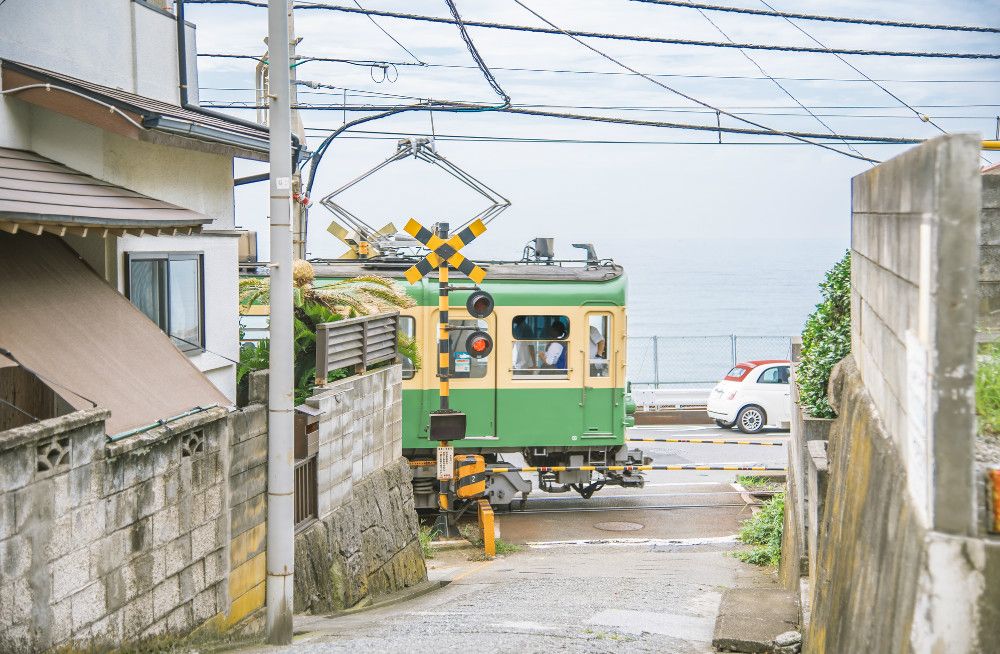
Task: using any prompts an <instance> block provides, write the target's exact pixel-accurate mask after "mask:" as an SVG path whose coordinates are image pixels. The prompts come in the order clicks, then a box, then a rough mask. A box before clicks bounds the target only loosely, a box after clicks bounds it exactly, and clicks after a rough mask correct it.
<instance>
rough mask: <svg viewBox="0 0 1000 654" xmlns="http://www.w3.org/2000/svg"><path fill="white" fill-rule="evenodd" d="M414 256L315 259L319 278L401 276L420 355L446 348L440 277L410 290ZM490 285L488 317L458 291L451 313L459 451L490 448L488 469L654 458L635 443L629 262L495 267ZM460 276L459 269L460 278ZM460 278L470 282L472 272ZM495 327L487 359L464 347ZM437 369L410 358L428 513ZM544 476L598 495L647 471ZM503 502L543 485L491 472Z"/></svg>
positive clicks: (406, 423)
mask: <svg viewBox="0 0 1000 654" xmlns="http://www.w3.org/2000/svg"><path fill="white" fill-rule="evenodd" d="M411 264H412V262H409V261H399V260H397V261H395V262H394V261H392V260H381V261H380V260H378V259H373V260H367V261H359V260H327V261H323V262H319V261H314V262H313V267H314V269H315V272H316V282H315V283H316V285H317V286H322V285H323V284H324V282H326V281H333V280H337V279H346V278H350V277H355V276H359V275H364V274H376V275H381V276H384V277H390V278H395V279H400V280H401V281H402V283H403V285H404V286H407V287H408V293H409V294H410V295H411V297H412V298H413V299H414V301H415V303H416V304H415V306H413V307H411V308H408V309H403V310H401V312H400V314H401V315H400V325H399V327H400V331H402V332H403V333H405V334H407V335H409V336H411V337H413V338H415V339H416V340H417V342H418V343H419V346H420V351H421V352H423V353H425V356H426V353H433V352H437V351H438V343H437V337H438V282H437V277H436V272H435V273H432V274H431V275H428V276H427V277H425V278H424V279H422V280H421V281H419V282H417V283H416V284H413V285H409V284H407V283H406V281H405V280H404V279H403V272H404V271H405V270H406V268H408V267H409V266H410V265H411ZM484 267H486V269H487V277H486V280H485V281H484V282H483V283H482V284H480V287H481V288H482V289H484V290H486V291H488V292H489V293H490V294H491V295H492V296H493V299H494V301H495V309H494V311H493V313H492V314H491V315H489V316H488V317H486V318H484V319H475V318H473V317H472V316H470V315H469V314H468V313H467V312H466V310H465V302H466V299H467V297H468V293H469V291H453V292H452V293H451V307H452V308H451V310H450V311H449V327H450V329H449V336H450V350H451V356H450V374H451V391H450V398H449V403H450V406H451V408H452V409H456V410H459V411H463V412H465V413H466V414H467V427H466V434H467V435H466V437H465V438H464V439H462V440H458V441H453V442H452V443H451V445H453V446H454V447H455V449H456V454H458V453H476V454H482V455H483V456H484V458H485V459H486V462H487V464H488V465H490V464H496V463H499V462H503V461H504V457H505V455H510V454H512V453H515V454H520V455H521V456H523V458H524V460H525V463H526V464H527V465H529V466H592V465H593V466H606V465H620V464H641V463H643V460H642V459H643V457H642V453H641V452H640V451H638V450H629V449H628V446H627V445H626V443H625V427H626V423H627V421H630V419H631V417H630V416H628V415H627V412H626V388H625V386H626V383H625V365H626V289H627V281H626V277H625V274H624V271H623V269H622V268H621V266H619V265H616V264H614V263H612V262H610V261H602V262H600V263H595V262H593V261H591V262H590V263H589V264H588V263H586V262H577V263H575V264H573V265H569V264H567V265H559V264H558V263H553V264H547V263H540V262H536V261H518V262H492V263H489V264H487V265H485V266H484ZM454 276H458V275H457V274H456V273H453V277H454ZM458 277H459V279H452V283H453V284H457V285H465V284H463V282H466V281H467V280H465V279H464V278H463V277H461V276H458ZM477 329H478V330H486V331H487V332H488V333H489V334H490V335H491V336H492V337H493V340H494V347H493V350H492V352H491V353H490V354H489V355H488V356H487V357H486V358H482V359H478V358H474V357H472V356H470V355H469V354H468V353H467V352H464V349H465V342H466V339H467V337H468V335H469V334H470V333H471V332H473V331H475V330H477ZM438 400H439V398H438V378H437V367H436V366H434V365H426V364H425V365H423V366H422V367H420V368H419V369H416V370H415V369H414V366H413V365H412V364H410V362H409V361H404V362H403V454H404V455H405V456H407V457H408V458H409V459H410V460H411V462H413V465H412V466H411V467H412V469H413V472H414V482H413V484H414V494H415V499H416V502H417V507H418V508H436V507H437V497H436V494H437V480H436V478H435V474H436V470H435V467H434V465H433V461H432V460H433V459H434V448H435V447H436V446H437V442H436V441H434V442H432V441H430V440H429V438H428V425H429V413H430V412H431V411H434V410H435V409H437V408H438ZM596 474H598V473H593V472H589V471H567V472H553V473H544V474H543V473H540V474H539V479H538V488H539V489H540V490H542V491H547V492H567V491H576V492H578V493H580V494H581V495H582V496H583V497H587V498H589V497H590V496H591V495H592V494H593V493H594V492H595V491H596V490H598V489H600V488H601V487H602V486H604V485H606V484H609V485H624V486H642V483H643V479H642V476H641V475H640V474H639V473H637V472H632V473H628V472H622V473H611V472H608V473H601V474H600V476H596V477H595V476H594V475H596ZM488 480H489V481H488V486H487V495H488V497H489V499H490V502H491V503H492V504H493V505H494V506H505V505H506V506H509V505H510V504H511V502H512V501H514V500H515V499H516V498H517V496H518V495H520V499H521V501H522V502H523V501H524V499H525V498H526V497H527V494H528V493H529V492H530V491H531V489H532V486H531V483H530V482H529V481H528V480H526V479H524V478H522V477H521V476H520V475H519V474H518V473H516V472H512V473H498V474H492V475H489V477H488Z"/></svg>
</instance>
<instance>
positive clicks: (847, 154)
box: [514, 0, 879, 163]
mask: <svg viewBox="0 0 1000 654" xmlns="http://www.w3.org/2000/svg"><path fill="white" fill-rule="evenodd" d="M514 2H515V4H517V5H519V6H520V7H521V8H522V9H524V10H525V11H527V12H528V13H530V14H532V15H534V16H535V17H536V18H538V20H540V21H542V22H543V23H545V24H547V25H549V26H551V27H552V29H555V30H557V31H560V32H562V33H563V34H564V35H566V36H568V37H569V38H571V39H573V40H574V41H576V42H577V43H579V44H580V45H582V46H583V47H585V48H587V49H588V50H590V51H591V52H593V53H595V54H597V55H598V56H600V57H602V58H604V59H607V60H608V61H610V62H611V63H613V64H616V65H617V66H620V67H621V68H624V69H625V70H628V71H631V72H632V73H635V74H636V75H638V76H639V77H642V78H643V79H645V80H647V81H648V82H650V83H652V84H655V85H656V86H659V87H660V88H662V89H664V90H666V91H669V92H670V93H673V94H674V95H678V96H680V97H682V98H684V99H685V100H689V101H691V102H694V103H695V104H700V105H701V106H703V107H706V108H708V109H712V110H714V111H716V112H717V113H718V114H725V115H726V116H729V117H730V118H734V119H736V120H738V121H740V122H743V123H746V124H748V125H752V126H754V127H757V128H760V129H767V130H771V128H769V127H767V126H766V125H762V124H760V123H757V122H754V121H752V120H749V119H747V118H743V117H741V116H738V115H736V114H733V113H730V112H728V111H725V110H722V109H720V108H719V107H715V106H712V105H711V104H709V103H707V102H705V101H703V100H699V99H698V98H695V97H694V96H691V95H688V94H687V93H684V92H683V91H678V90H677V89H675V88H673V87H672V86H668V85H667V84H664V83H663V82H661V81H660V80H657V79H654V78H652V77H650V76H648V75H646V74H645V73H642V72H640V71H638V70H636V69H635V68H632V67H631V66H629V65H628V64H626V63H624V62H622V61H620V60H618V59H615V58H614V57H612V56H611V55H609V54H608V53H606V52H604V51H603V50H600V49H599V48H596V47H594V46H592V45H590V44H589V43H587V42H586V41H584V40H583V39H581V38H580V37H578V36H575V35H573V34H570V33H569V32H566V31H563V30H562V28H560V27H557V26H556V25H555V24H554V23H553V22H551V21H550V20H548V19H547V18H545V17H544V16H542V15H541V14H539V13H538V12H536V11H535V10H533V9H531V8H530V7H528V6H527V5H526V4H524V3H523V2H521V0H514ZM516 111H517V112H520V113H532V114H533V115H539V114H538V113H537V112H531V111H530V110H526V109H519V110H516ZM549 113H555V112H549ZM608 122H612V121H610V120H609V121H608ZM719 127H720V130H719V131H721V126H719ZM771 131H777V132H779V133H780V134H781V135H782V136H787V137H789V138H793V139H796V140H799V141H806V142H810V143H814V142H812V141H809V140H808V138H807V137H803V136H798V135H793V134H792V133H790V132H781V131H780V130H771ZM812 138H815V137H812ZM814 145H816V147H820V148H823V149H824V150H830V151H832V152H836V153H838V154H841V155H843V156H845V157H851V158H852V159H860V160H862V161H867V162H869V163H879V162H878V161H877V160H875V159H871V158H869V157H865V156H862V155H857V154H854V153H852V152H844V151H843V150H838V149H837V148H834V147H832V146H829V145H826V144H824V143H814Z"/></svg>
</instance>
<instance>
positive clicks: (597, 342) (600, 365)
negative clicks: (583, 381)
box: [587, 313, 611, 377]
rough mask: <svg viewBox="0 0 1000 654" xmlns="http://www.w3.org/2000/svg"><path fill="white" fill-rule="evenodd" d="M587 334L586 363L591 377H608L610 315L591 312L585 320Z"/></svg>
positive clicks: (609, 366)
mask: <svg viewBox="0 0 1000 654" xmlns="http://www.w3.org/2000/svg"><path fill="white" fill-rule="evenodd" d="M587 322H588V327H589V334H588V335H587V363H588V364H589V365H588V367H589V369H590V376H591V377H609V376H610V375H611V365H610V364H611V361H610V358H611V357H610V356H609V351H610V348H609V347H608V341H609V335H610V332H611V316H609V315H607V314H602V313H598V314H591V315H590V316H589V318H588V320H587Z"/></svg>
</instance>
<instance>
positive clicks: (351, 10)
mask: <svg viewBox="0 0 1000 654" xmlns="http://www.w3.org/2000/svg"><path fill="white" fill-rule="evenodd" d="M187 2H188V3H189V4H219V5H223V4H224V5H244V6H247V7H258V8H266V7H267V3H266V2H263V1H261V0H187ZM295 9H297V10H310V9H313V10H321V11H339V12H343V13H348V14H361V15H365V16H383V17H385V18H399V19H402V20H413V21H420V22H425V23H440V24H445V25H456V24H457V23H456V21H455V19H453V18H441V17H438V16H425V15H421V14H406V13H401V12H396V11H382V10H377V9H358V8H357V7H343V6H340V5H329V4H321V3H300V4H297V5H295ZM463 22H464V24H465V26H466V27H480V28H484V29H498V30H506V31H513V32H532V33H535V34H550V35H570V36H577V37H583V38H593V39H606V40H612V41H634V42H639V43H663V44H668V45H687V46H698V47H710V48H746V49H747V50H774V51H778V52H800V53H803V52H804V53H820V54H829V53H836V54H848V55H859V56H876V57H917V58H937V59H1000V53H994V52H905V51H898V50H859V49H853V48H830V49H828V48H814V47H809V46H794V45H770V44H764V43H727V42H722V41H699V40H692V39H674V38H667V37H660V36H641V35H636V34H613V33H609V32H590V31H583V30H565V31H560V30H557V29H553V28H549V27H536V26H528V25H511V24H508V23H494V22H489V21H471V20H470V21H463Z"/></svg>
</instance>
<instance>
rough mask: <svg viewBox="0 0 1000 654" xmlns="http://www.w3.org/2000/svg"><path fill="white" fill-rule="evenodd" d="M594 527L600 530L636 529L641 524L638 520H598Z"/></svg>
mask: <svg viewBox="0 0 1000 654" xmlns="http://www.w3.org/2000/svg"><path fill="white" fill-rule="evenodd" d="M594 527H596V528H598V529H600V530H601V531H637V530H639V529H642V527H643V526H642V525H640V524H639V523H638V522H598V523H597V524H596V525H594Z"/></svg>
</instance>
